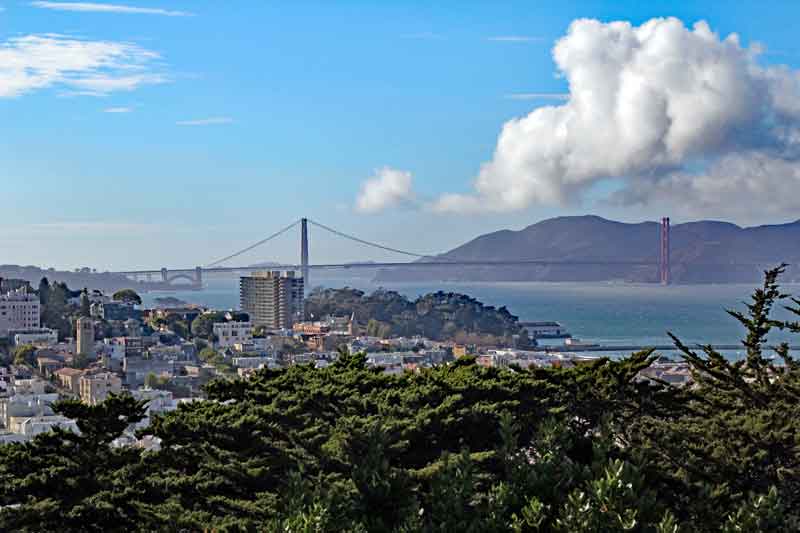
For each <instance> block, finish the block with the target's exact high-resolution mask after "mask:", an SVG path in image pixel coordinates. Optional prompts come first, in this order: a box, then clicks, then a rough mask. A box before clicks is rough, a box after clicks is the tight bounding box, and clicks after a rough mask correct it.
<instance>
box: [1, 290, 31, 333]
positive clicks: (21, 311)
mask: <svg viewBox="0 0 800 533" xmlns="http://www.w3.org/2000/svg"><path fill="white" fill-rule="evenodd" d="M40 313H41V309H40V305H39V297H38V296H36V295H35V294H29V293H28V291H27V288H26V287H22V288H20V289H17V290H14V291H11V292H8V293H6V294H0V336H2V337H5V336H7V335H8V331H9V330H11V329H23V330H27V329H38V328H39V327H40V321H39V315H40Z"/></svg>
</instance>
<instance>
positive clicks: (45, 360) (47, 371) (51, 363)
mask: <svg viewBox="0 0 800 533" xmlns="http://www.w3.org/2000/svg"><path fill="white" fill-rule="evenodd" d="M36 365H37V366H38V367H39V373H40V374H42V375H43V376H46V377H50V376H51V375H52V374H53V372H55V371H56V370H58V369H60V368H63V367H64V361H61V360H59V359H53V358H52V357H37V358H36Z"/></svg>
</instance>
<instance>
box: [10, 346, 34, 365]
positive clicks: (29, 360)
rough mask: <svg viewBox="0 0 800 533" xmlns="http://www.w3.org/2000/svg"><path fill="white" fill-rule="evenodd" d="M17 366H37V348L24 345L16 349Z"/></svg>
mask: <svg viewBox="0 0 800 533" xmlns="http://www.w3.org/2000/svg"><path fill="white" fill-rule="evenodd" d="M14 364H15V365H28V366H34V365H36V347H34V346H32V345H30V344H23V345H21V346H17V347H16V348H14Z"/></svg>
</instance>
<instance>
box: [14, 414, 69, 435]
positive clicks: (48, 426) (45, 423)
mask: <svg viewBox="0 0 800 533" xmlns="http://www.w3.org/2000/svg"><path fill="white" fill-rule="evenodd" d="M57 427H58V428H61V429H65V430H67V431H72V432H73V433H80V430H79V429H78V424H77V423H76V422H75V421H74V420H71V419H69V418H67V417H65V416H63V415H42V416H34V417H31V418H28V419H27V420H25V421H24V422H22V424H20V427H19V433H20V434H22V435H25V436H26V437H35V436H36V435H39V434H41V433H47V432H50V431H52V430H53V429H54V428H57Z"/></svg>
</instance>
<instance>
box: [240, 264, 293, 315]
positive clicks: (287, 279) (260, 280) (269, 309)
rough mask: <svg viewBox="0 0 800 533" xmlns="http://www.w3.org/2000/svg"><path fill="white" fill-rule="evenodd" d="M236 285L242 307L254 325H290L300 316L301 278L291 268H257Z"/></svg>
mask: <svg viewBox="0 0 800 533" xmlns="http://www.w3.org/2000/svg"><path fill="white" fill-rule="evenodd" d="M239 286H240V299H241V308H242V311H244V312H245V313H247V314H248V315H249V316H250V321H251V322H252V323H253V325H255V326H264V327H267V328H273V329H289V328H291V327H292V325H293V324H295V323H296V322H299V321H301V320H302V319H303V315H304V308H303V278H302V277H297V276H295V273H294V272H291V271H290V272H278V271H273V272H256V273H254V274H253V275H252V276H244V277H242V278H241V280H240V285H239Z"/></svg>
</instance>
